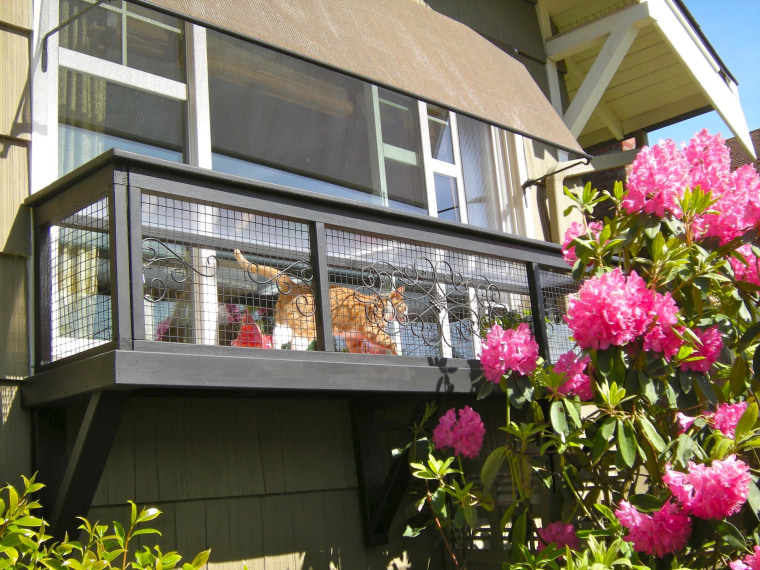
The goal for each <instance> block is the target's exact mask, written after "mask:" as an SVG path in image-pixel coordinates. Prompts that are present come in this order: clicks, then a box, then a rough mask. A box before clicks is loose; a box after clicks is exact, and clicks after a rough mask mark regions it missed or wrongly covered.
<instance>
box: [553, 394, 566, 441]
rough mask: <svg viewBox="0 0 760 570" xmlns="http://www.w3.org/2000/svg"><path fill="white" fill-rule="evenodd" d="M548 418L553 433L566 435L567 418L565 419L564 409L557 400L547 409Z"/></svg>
mask: <svg viewBox="0 0 760 570" xmlns="http://www.w3.org/2000/svg"><path fill="white" fill-rule="evenodd" d="M549 418H550V419H551V422H552V427H553V428H554V431H556V432H557V433H562V434H565V435H567V418H566V417H565V408H564V407H563V406H562V402H560V401H559V400H555V401H554V402H552V405H551V407H550V408H549Z"/></svg>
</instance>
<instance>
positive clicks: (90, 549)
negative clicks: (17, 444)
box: [0, 477, 211, 570]
mask: <svg viewBox="0 0 760 570" xmlns="http://www.w3.org/2000/svg"><path fill="white" fill-rule="evenodd" d="M22 478H23V481H24V489H23V492H21V493H19V491H18V490H17V489H16V488H15V487H14V486H13V485H7V486H5V487H3V488H2V489H1V490H0V569H3V568H24V569H26V570H37V569H47V570H63V569H69V568H70V569H73V570H107V569H111V568H120V569H121V570H127V569H128V568H130V569H134V570H170V569H172V568H176V567H177V566H178V564H179V563H180V561H181V559H182V556H180V555H179V554H177V553H176V552H167V553H163V552H161V549H160V548H159V547H158V546H154V547H153V548H152V549H151V548H148V547H147V546H144V547H143V548H142V549H139V550H136V551H134V552H130V547H131V546H133V539H134V538H135V537H137V536H141V535H149V534H157V535H160V534H161V533H160V532H159V531H158V530H156V529H154V528H148V527H144V526H141V525H143V524H144V523H147V522H150V521H152V520H154V519H156V518H157V517H158V516H159V515H160V514H161V511H159V510H158V509H155V508H142V509H140V510H139V511H138V508H137V505H135V504H134V503H133V502H131V501H130V503H129V504H130V506H131V516H130V521H129V526H128V527H127V528H124V526H123V525H121V524H120V523H119V522H116V521H114V522H113V524H112V526H111V527H109V526H108V525H103V524H100V523H97V522H96V523H94V524H92V523H90V522H89V521H88V520H87V519H85V518H81V517H80V520H81V521H82V524H81V525H80V527H79V528H80V529H81V530H82V531H83V540H82V541H81V542H80V541H76V540H70V539H69V538H68V536H67V537H66V538H64V540H63V541H61V542H53V541H52V537H51V536H49V535H48V534H46V529H47V526H48V525H47V523H46V522H45V521H44V520H43V519H42V518H40V517H38V516H36V515H35V514H34V511H36V510H37V509H39V508H40V504H39V503H38V502H37V501H36V500H34V497H33V495H34V493H35V492H36V491H39V490H40V489H41V488H42V487H43V485H42V484H41V483H37V482H35V480H34V477H32V478H31V479H27V478H26V477H22ZM138 527H139V528H138ZM210 552H211V551H210V550H205V551H203V552H201V553H200V554H198V555H197V556H196V557H195V558H194V559H193V561H192V562H190V563H185V564H183V565H182V570H198V569H200V568H201V567H202V566H204V565H205V564H206V562H207V561H208V557H209V554H210Z"/></svg>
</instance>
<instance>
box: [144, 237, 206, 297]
mask: <svg viewBox="0 0 760 570" xmlns="http://www.w3.org/2000/svg"><path fill="white" fill-rule="evenodd" d="M142 248H143V285H145V286H146V288H147V289H148V291H156V292H157V293H158V294H157V295H152V294H151V293H149V292H146V293H145V294H144V298H145V300H146V301H148V302H149V303H158V302H159V301H162V300H163V299H165V298H166V294H167V292H168V291H169V286H168V284H167V282H166V280H165V279H164V278H160V277H150V278H149V280H148V282H147V284H146V273H147V272H148V271H149V270H150V269H151V267H153V266H166V267H167V268H169V272H168V277H167V278H166V279H171V280H172V281H174V282H175V283H185V282H187V280H188V278H189V277H190V275H191V274H195V275H198V276H201V277H214V276H215V275H216V274H217V271H218V269H219V260H218V259H217V257H216V255H209V256H207V257H206V259H205V265H206V269H205V270H201V269H199V268H198V267H195V266H194V265H192V264H191V263H189V262H188V261H187V260H185V259H184V258H183V257H182V256H181V255H180V254H179V253H177V252H176V251H175V250H173V249H172V248H171V247H169V246H168V245H167V244H166V243H164V242H163V241H161V240H160V239H157V238H145V239H143V241H142Z"/></svg>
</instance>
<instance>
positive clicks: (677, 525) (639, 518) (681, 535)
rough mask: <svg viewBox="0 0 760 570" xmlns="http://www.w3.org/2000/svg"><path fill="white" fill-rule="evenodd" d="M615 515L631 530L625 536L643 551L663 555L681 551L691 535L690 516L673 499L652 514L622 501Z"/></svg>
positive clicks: (638, 549)
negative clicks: (672, 501)
mask: <svg viewBox="0 0 760 570" xmlns="http://www.w3.org/2000/svg"><path fill="white" fill-rule="evenodd" d="M615 516H617V518H618V519H619V520H620V524H622V525H623V526H624V527H625V528H627V529H628V535H627V536H626V539H627V540H628V541H629V542H631V543H633V548H635V549H636V550H637V551H638V552H643V553H644V554H654V555H655V556H658V557H660V558H662V557H664V556H665V555H667V554H672V553H675V552H680V551H681V550H683V548H684V547H685V546H686V541H687V540H689V536H690V535H691V519H690V518H689V516H688V515H687V514H686V513H684V512H683V511H682V510H681V509H680V508H678V507H677V506H676V505H674V504H673V503H671V502H670V500H668V501H667V502H666V503H665V504H664V505H663V506H662V507H661V508H660V510H659V511H655V512H654V513H652V514H645V513H640V512H639V511H638V510H636V508H635V507H634V506H632V505H631V504H630V503H628V502H627V501H620V506H619V507H618V509H617V510H616V511H615Z"/></svg>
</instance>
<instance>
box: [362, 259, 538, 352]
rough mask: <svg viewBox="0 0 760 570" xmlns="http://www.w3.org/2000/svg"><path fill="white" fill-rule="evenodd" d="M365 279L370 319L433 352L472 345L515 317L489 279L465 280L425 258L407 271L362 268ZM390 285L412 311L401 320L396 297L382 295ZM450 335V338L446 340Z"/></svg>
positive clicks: (376, 266) (385, 266)
mask: <svg viewBox="0 0 760 570" xmlns="http://www.w3.org/2000/svg"><path fill="white" fill-rule="evenodd" d="M361 275H362V286H361V287H360V288H359V290H358V291H357V293H356V295H355V298H356V299H357V300H358V301H360V302H363V303H365V304H367V305H368V307H367V315H368V319H370V320H373V322H376V323H377V324H380V320H379V319H378V318H377V315H379V314H382V315H383V321H384V322H385V323H387V322H390V321H393V320H397V321H398V322H399V324H400V326H402V327H403V328H405V329H406V330H408V331H409V333H411V334H412V335H413V336H415V337H416V338H418V339H419V340H420V341H421V342H422V343H423V344H424V345H426V346H429V347H436V346H440V344H441V343H442V342H443V343H446V344H448V345H449V346H453V345H457V344H459V343H460V342H470V341H471V339H472V337H473V336H477V335H479V334H480V330H481V328H485V327H487V326H488V325H489V324H490V323H491V322H492V321H493V319H494V318H495V317H496V316H503V315H506V314H508V313H509V312H510V311H509V309H508V307H507V305H506V304H505V303H504V302H503V301H502V298H501V291H500V290H499V288H498V287H497V286H496V285H494V284H493V283H491V281H490V280H489V279H488V278H486V277H483V276H480V277H465V276H464V275H463V274H462V273H461V272H458V271H455V270H454V268H453V266H452V265H451V264H450V263H449V262H447V261H444V260H442V261H438V262H434V261H433V260H432V259H430V258H429V257H425V256H422V257H419V258H417V259H416V260H414V262H413V263H411V264H408V265H406V266H404V267H397V266H395V265H393V264H391V263H387V262H380V263H375V264H373V265H367V266H364V267H362V273H361ZM388 283H392V284H393V285H394V286H396V287H397V289H396V294H397V295H401V296H402V297H403V305H404V306H409V307H412V309H411V310H408V311H406V312H404V314H403V315H402V314H401V313H400V311H399V307H400V306H401V303H393V302H391V301H392V299H393V295H394V293H391V294H390V295H383V294H381V293H380V290H381V287H382V286H383V284H388ZM527 320H530V318H528V319H527ZM452 323H454V325H453V326H452ZM447 324H448V326H447ZM446 329H448V331H450V333H449V334H444V330H446Z"/></svg>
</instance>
